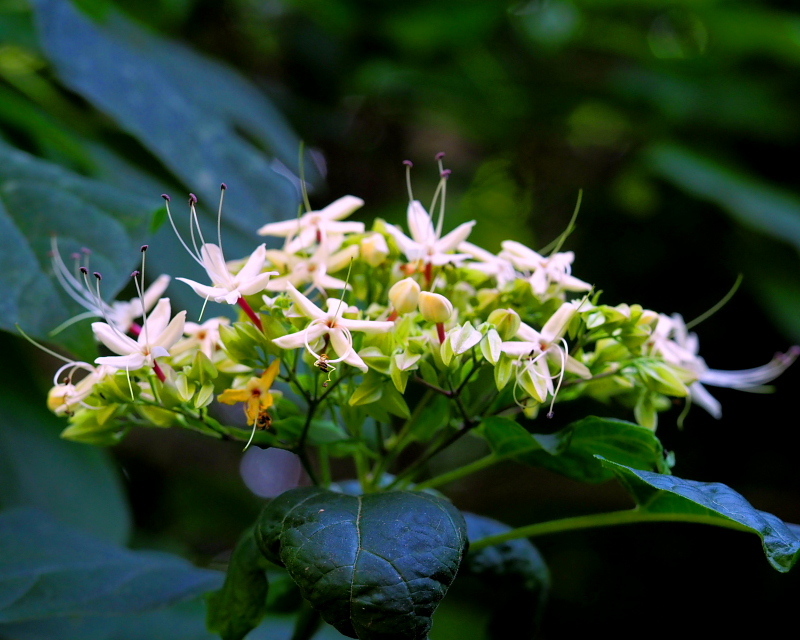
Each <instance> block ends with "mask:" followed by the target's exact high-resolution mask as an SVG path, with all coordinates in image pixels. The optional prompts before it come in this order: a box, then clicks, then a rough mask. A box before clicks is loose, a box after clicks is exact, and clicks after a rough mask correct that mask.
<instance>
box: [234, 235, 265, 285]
mask: <svg viewBox="0 0 800 640" xmlns="http://www.w3.org/2000/svg"><path fill="white" fill-rule="evenodd" d="M266 261H267V247H266V246H264V245H263V244H262V245H260V246H258V247H257V248H256V250H255V251H253V253H251V254H250V257H249V258H247V262H245V263H244V266H243V267H242V268H241V269H239V272H238V273H237V274H236V275H235V276H234V279H235V280H236V282H240V283H243V282H247V281H248V280H252V279H253V278H255V277H256V276H257V275H258V274H259V273H261V270H262V269H263V268H264V263H265V262H266Z"/></svg>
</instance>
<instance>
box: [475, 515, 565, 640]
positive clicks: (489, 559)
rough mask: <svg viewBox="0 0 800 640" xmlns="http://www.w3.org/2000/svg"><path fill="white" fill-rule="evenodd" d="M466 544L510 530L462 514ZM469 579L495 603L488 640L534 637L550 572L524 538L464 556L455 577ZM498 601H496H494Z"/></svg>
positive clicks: (547, 588) (535, 550)
mask: <svg viewBox="0 0 800 640" xmlns="http://www.w3.org/2000/svg"><path fill="white" fill-rule="evenodd" d="M464 519H465V520H466V523H467V535H468V537H469V541H470V543H473V542H476V541H477V540H480V539H482V538H486V537H487V536H492V535H496V534H500V533H505V532H507V531H511V529H512V528H511V527H509V526H508V525H506V524H503V523H502V522H498V521H497V520H493V519H492V518H487V517H485V516H479V515H476V514H474V513H468V512H464ZM466 576H473V577H475V578H477V579H478V580H480V582H481V586H482V587H483V588H484V589H486V591H487V592H489V594H490V595H491V596H493V599H494V601H495V606H496V608H497V609H496V611H495V614H494V615H493V616H492V618H491V620H490V622H489V637H491V638H498V639H499V638H508V637H517V638H528V637H533V636H534V635H535V632H536V629H537V628H538V625H539V622H540V620H541V616H542V613H543V611H544V605H545V602H546V600H547V596H548V593H549V591H550V571H549V570H548V568H547V565H546V564H545V561H544V558H542V555H541V554H540V553H539V550H538V549H537V548H536V547H535V546H534V545H533V543H532V542H531V541H530V540H528V539H527V538H517V539H516V540H509V541H507V542H503V543H500V544H496V545H492V546H489V547H484V548H483V549H480V550H478V551H476V552H475V553H468V554H467V556H466V557H465V558H464V563H463V565H462V568H461V573H459V578H460V579H461V578H463V577H466ZM498 601H499V602H498Z"/></svg>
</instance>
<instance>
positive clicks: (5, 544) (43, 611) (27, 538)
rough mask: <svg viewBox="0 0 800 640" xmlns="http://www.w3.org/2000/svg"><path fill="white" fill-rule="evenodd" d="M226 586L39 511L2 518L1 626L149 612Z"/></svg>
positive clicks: (181, 563)
mask: <svg viewBox="0 0 800 640" xmlns="http://www.w3.org/2000/svg"><path fill="white" fill-rule="evenodd" d="M221 581H222V575H221V574H220V573H219V572H216V571H209V570H206V569H198V568H196V567H193V566H192V565H191V564H190V563H189V562H187V561H186V560H184V559H182V558H179V557H177V556H173V555H170V554H166V553H156V552H149V551H129V550H127V549H124V548H122V547H118V546H115V545H111V544H109V543H107V542H104V541H103V540H101V539H99V538H96V537H94V536H90V535H88V534H85V533H82V532H79V531H77V530H75V529H71V528H70V527H68V526H66V525H64V524H62V523H60V522H58V521H56V520H53V519H52V518H50V517H49V516H47V515H46V514H44V513H43V512H41V511H37V510H34V509H28V508H23V509H11V510H7V511H4V512H3V513H0V623H10V622H21V621H27V620H40V619H46V618H50V617H57V616H78V617H81V616H93V615H103V616H109V615H119V614H131V613H140V612H146V611H150V610H153V609H156V608H158V607H163V606H167V605H169V604H172V603H175V602H179V601H182V600H187V599H189V598H192V597H194V596H197V595H199V594H202V593H204V592H206V591H209V590H211V589H214V588H217V587H218V586H219V584H220V582H221Z"/></svg>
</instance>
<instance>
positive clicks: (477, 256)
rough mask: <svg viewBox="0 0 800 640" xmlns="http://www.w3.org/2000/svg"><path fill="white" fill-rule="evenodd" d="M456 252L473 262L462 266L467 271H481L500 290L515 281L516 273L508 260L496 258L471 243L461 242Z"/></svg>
mask: <svg viewBox="0 0 800 640" xmlns="http://www.w3.org/2000/svg"><path fill="white" fill-rule="evenodd" d="M458 250H459V251H461V252H463V253H466V254H468V256H469V257H470V258H472V260H474V262H468V263H466V264H465V265H464V266H465V267H467V268H469V269H475V270H476V271H481V272H482V273H485V274H486V275H487V276H491V277H493V278H494V279H495V281H496V282H497V286H498V287H500V288H503V287H505V286H506V285H507V284H509V283H511V282H513V281H514V280H516V279H517V272H516V271H515V270H514V265H513V264H512V263H511V261H510V260H507V259H506V258H503V257H501V256H496V255H494V254H493V253H491V252H490V251H487V250H486V249H483V248H481V247H479V246H477V245H474V244H472V243H471V242H461V243H460V244H459V245H458Z"/></svg>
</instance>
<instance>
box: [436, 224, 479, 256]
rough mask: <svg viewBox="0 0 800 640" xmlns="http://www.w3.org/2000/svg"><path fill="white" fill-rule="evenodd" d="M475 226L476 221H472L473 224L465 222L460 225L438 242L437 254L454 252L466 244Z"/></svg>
mask: <svg viewBox="0 0 800 640" xmlns="http://www.w3.org/2000/svg"><path fill="white" fill-rule="evenodd" d="M474 226H475V220H472V221H471V222H464V223H463V224H460V225H458V226H457V227H456V228H455V229H453V230H452V231H451V232H450V233H448V234H447V235H446V236H444V237H443V238H441V239H440V240H437V241H436V251H437V253H448V252H449V251H453V250H454V249H455V248H456V247H457V246H458V245H459V244H461V243H462V242H464V240H466V239H467V238H468V237H469V234H470V233H472V227H474Z"/></svg>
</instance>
